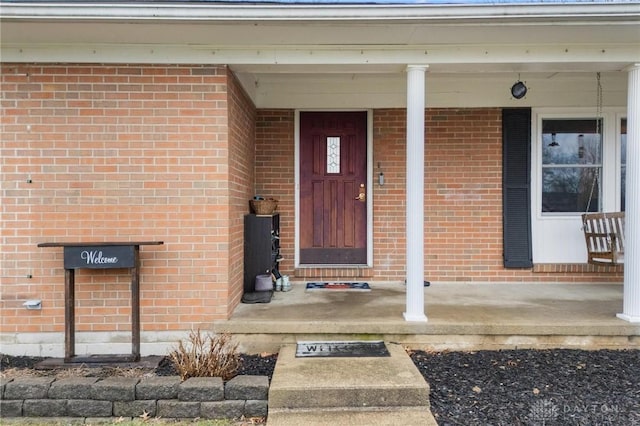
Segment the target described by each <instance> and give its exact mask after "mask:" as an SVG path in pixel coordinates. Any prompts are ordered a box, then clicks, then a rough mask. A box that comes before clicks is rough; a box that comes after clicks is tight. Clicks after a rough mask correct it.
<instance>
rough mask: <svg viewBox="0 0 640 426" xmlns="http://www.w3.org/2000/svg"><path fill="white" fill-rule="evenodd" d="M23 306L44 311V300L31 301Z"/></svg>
mask: <svg viewBox="0 0 640 426" xmlns="http://www.w3.org/2000/svg"><path fill="white" fill-rule="evenodd" d="M22 306H24V307H26V308H27V309H42V300H40V299H30V300H27V301H25V302H24V303H23V304H22Z"/></svg>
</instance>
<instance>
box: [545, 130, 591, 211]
mask: <svg viewBox="0 0 640 426" xmlns="http://www.w3.org/2000/svg"><path fill="white" fill-rule="evenodd" d="M601 182H602V120H597V119H544V120H542V212H543V214H544V213H583V212H586V211H590V212H595V211H600V210H601V192H602V188H601Z"/></svg>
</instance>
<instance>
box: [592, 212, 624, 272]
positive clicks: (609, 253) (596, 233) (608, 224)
mask: <svg viewBox="0 0 640 426" xmlns="http://www.w3.org/2000/svg"><path fill="white" fill-rule="evenodd" d="M582 229H583V231H584V239H585V242H586V243H587V253H588V255H589V258H588V260H587V262H588V263H590V264H593V265H617V264H619V263H624V212H616V213H585V214H583V215H582Z"/></svg>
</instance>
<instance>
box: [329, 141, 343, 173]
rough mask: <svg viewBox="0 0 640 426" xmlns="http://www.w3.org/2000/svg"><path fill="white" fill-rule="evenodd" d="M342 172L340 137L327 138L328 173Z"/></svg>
mask: <svg viewBox="0 0 640 426" xmlns="http://www.w3.org/2000/svg"><path fill="white" fill-rule="evenodd" d="M332 173H333V174H336V173H340V138H339V137H328V138H327V174H332Z"/></svg>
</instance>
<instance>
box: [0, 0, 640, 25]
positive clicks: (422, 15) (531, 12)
mask: <svg viewBox="0 0 640 426" xmlns="http://www.w3.org/2000/svg"><path fill="white" fill-rule="evenodd" d="M639 17H640V2H602V3H582V2H580V3H538V4H530V3H529V4H527V3H523V4H504V3H499V4H455V5H452V4H429V5H425V4H394V5H342V4H336V5H317V4H315V5H293V4H286V5H272V4H268V5H263V4H259V5H258V4H171V3H165V4H157V3H151V2H149V3H130V4H122V3H96V2H88V3H76V2H67V3H62V2H60V3H44V2H43V3H28V2H27V3H20V2H15V3H13V2H12V3H3V4H2V7H1V8H0V20H47V19H51V20H72V21H75V20H80V21H105V20H108V21H112V20H116V21H117V20H124V21H127V22H132V21H204V22H207V21H210V22H215V21H230V22H231V21H237V22H243V21H244V22H247V21H285V22H286V21H361V22H366V21H369V22H376V21H377V22H385V21H400V22H402V21H415V22H421V21H424V22H432V21H451V20H455V21H460V20H465V19H466V20H474V21H477V20H487V21H492V22H495V21H521V20H525V21H526V20H535V21H545V20H561V21H572V20H599V19H605V18H606V19H616V20H620V19H633V20H637V19H638V18H639Z"/></svg>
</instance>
